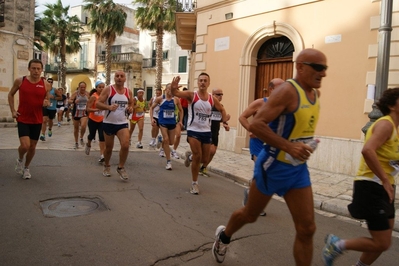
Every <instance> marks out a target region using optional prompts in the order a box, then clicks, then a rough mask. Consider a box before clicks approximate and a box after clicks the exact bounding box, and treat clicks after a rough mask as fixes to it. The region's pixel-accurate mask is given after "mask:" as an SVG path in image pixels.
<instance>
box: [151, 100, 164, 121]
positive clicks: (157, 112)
mask: <svg viewBox="0 0 399 266" xmlns="http://www.w3.org/2000/svg"><path fill="white" fill-rule="evenodd" d="M162 97H163V95H162ZM156 98H157V96H156V95H155V96H154V97H153V98H152V102H154V101H155V99H156ZM159 108H160V107H159V104H158V105H157V106H155V107H154V110H153V111H152V112H153V113H152V117H155V118H158V116H159Z"/></svg>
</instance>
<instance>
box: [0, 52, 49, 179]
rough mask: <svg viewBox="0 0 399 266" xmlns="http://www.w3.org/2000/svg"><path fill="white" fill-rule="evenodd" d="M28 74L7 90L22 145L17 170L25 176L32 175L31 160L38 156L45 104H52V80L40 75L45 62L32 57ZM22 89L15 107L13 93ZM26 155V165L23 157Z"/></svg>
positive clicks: (26, 177)
mask: <svg viewBox="0 0 399 266" xmlns="http://www.w3.org/2000/svg"><path fill="white" fill-rule="evenodd" d="M28 70H29V73H30V74H29V76H23V77H20V78H17V79H16V80H15V81H14V84H13V86H12V88H11V90H10V92H9V93H8V104H9V105H10V111H11V113H12V117H13V118H15V119H16V120H17V124H18V136H19V142H20V146H19V147H18V159H17V162H16V165H15V171H16V172H17V173H18V174H21V175H22V178H23V179H29V178H31V174H30V172H29V164H30V162H31V161H32V159H33V156H35V151H36V144H37V141H38V140H39V136H40V130H41V127H42V122H43V111H42V107H43V106H48V105H49V100H48V99H49V97H50V95H49V94H50V90H51V84H50V83H48V82H47V81H46V80H45V79H44V78H43V77H41V74H42V71H43V63H42V61H40V60H38V59H32V60H31V61H29V63H28ZM17 91H19V106H18V110H15V108H14V95H15V94H16V93H17ZM25 154H26V158H25V166H24V165H23V159H24V156H25Z"/></svg>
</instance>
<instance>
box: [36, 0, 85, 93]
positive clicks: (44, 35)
mask: <svg viewBox="0 0 399 266" xmlns="http://www.w3.org/2000/svg"><path fill="white" fill-rule="evenodd" d="M45 7H46V8H47V9H46V10H45V11H44V12H43V18H42V19H41V22H40V31H41V35H40V36H41V37H40V38H41V41H42V42H43V43H44V49H45V50H46V51H48V52H50V53H51V54H53V55H60V57H61V63H60V68H61V86H62V87H64V88H65V76H66V67H65V55H66V54H72V53H76V52H78V51H79V50H80V49H81V46H80V43H79V39H80V31H81V30H82V29H83V28H82V27H81V26H80V25H81V21H80V19H79V18H78V17H77V16H72V17H70V16H68V11H69V6H65V7H64V6H63V5H62V2H61V0H58V1H57V2H56V3H55V4H46V5H45ZM38 23H39V22H38ZM38 26H39V25H38Z"/></svg>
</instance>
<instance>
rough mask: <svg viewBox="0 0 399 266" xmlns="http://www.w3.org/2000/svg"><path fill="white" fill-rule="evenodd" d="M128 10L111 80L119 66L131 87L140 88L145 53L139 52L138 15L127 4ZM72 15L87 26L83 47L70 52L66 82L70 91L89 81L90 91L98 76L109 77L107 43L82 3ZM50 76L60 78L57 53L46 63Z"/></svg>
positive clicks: (116, 45)
mask: <svg viewBox="0 0 399 266" xmlns="http://www.w3.org/2000/svg"><path fill="white" fill-rule="evenodd" d="M123 8H124V10H125V12H126V13H127V18H126V25H125V28H124V32H123V34H122V35H121V36H118V37H117V38H116V40H115V42H114V43H113V45H112V47H111V49H112V61H111V64H112V66H111V83H112V82H113V76H114V73H115V71H116V70H120V69H122V70H124V71H125V72H126V76H127V79H126V84H125V85H126V86H127V87H128V88H130V89H134V88H139V87H140V84H141V67H142V61H143V60H142V59H143V57H142V55H141V54H140V53H139V49H138V43H139V31H138V30H137V26H136V23H135V19H134V10H133V9H131V8H128V7H125V6H123ZM69 15H70V16H74V15H76V16H77V17H78V18H79V19H80V21H81V23H82V24H81V26H82V28H83V30H82V32H81V37H80V40H79V43H80V45H81V47H82V48H81V50H80V51H79V52H78V53H75V54H67V55H66V63H67V73H66V84H67V91H68V92H74V91H75V90H76V88H77V87H78V84H79V82H82V81H83V82H85V83H86V85H87V86H86V90H88V91H90V90H91V89H92V88H93V87H94V83H95V82H96V81H97V80H103V81H105V44H104V43H101V42H99V41H98V40H97V38H96V36H95V34H92V33H91V32H90V31H89V29H88V25H87V23H88V22H89V12H87V11H86V10H84V8H83V6H82V5H79V6H73V7H71V8H70V10H69ZM45 74H46V76H49V77H53V78H54V80H56V81H57V80H58V79H57V75H58V58H57V56H56V55H51V54H49V55H48V64H47V65H46V73H45Z"/></svg>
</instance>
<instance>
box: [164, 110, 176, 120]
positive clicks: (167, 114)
mask: <svg viewBox="0 0 399 266" xmlns="http://www.w3.org/2000/svg"><path fill="white" fill-rule="evenodd" d="M163 117H164V118H173V117H175V112H174V111H172V110H164V111H163Z"/></svg>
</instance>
